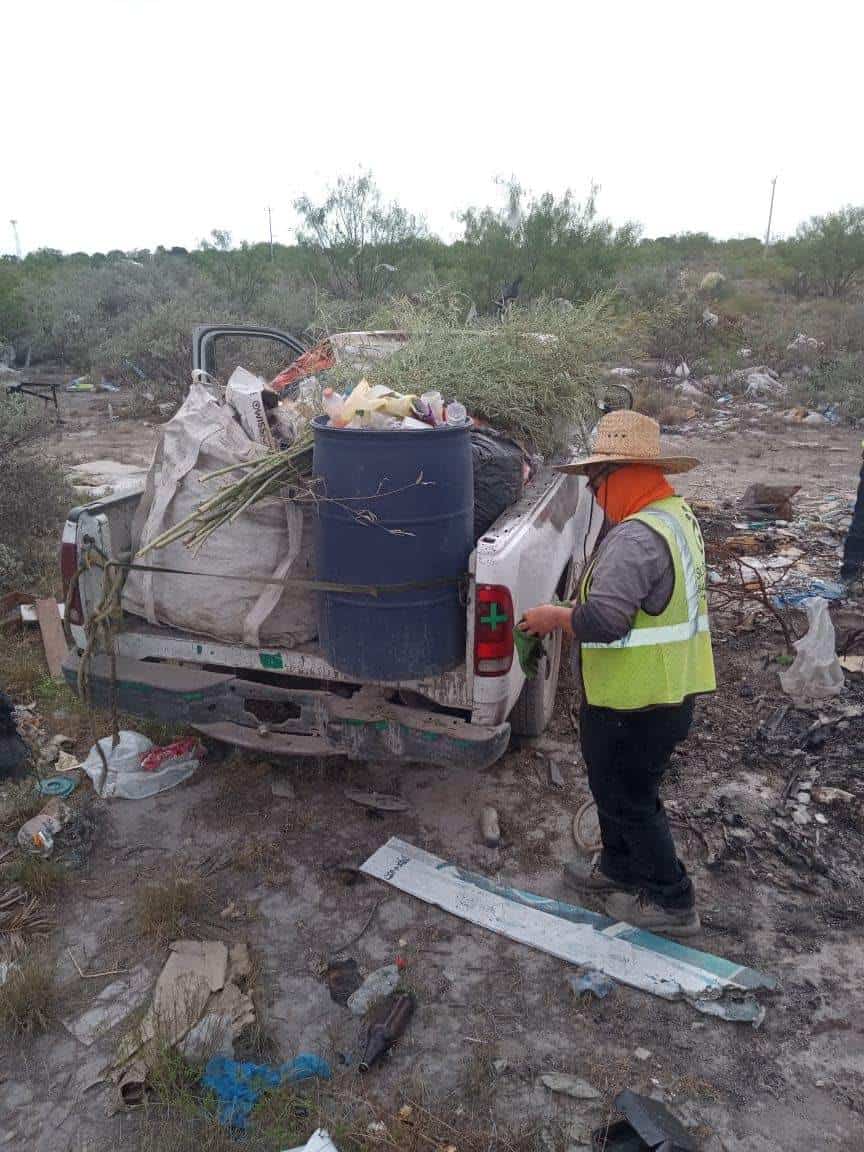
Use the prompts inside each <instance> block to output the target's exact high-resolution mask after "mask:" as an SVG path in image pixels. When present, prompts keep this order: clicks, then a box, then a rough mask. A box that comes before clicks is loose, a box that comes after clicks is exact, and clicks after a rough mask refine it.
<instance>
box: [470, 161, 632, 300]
mask: <svg viewBox="0 0 864 1152" xmlns="http://www.w3.org/2000/svg"><path fill="white" fill-rule="evenodd" d="M504 188H505V193H506V199H505V204H504V207H503V208H501V209H499V210H497V211H496V210H495V209H494V208H490V207H487V208H484V209H482V210H481V211H479V212H478V211H476V210H475V209H473V208H469V209H468V210H467V211H465V212H463V213H462V214H461V216H460V217H459V218H460V220H461V221H462V226H463V228H464V244H465V247H466V253H465V262H466V263H467V265H468V275H469V280H470V285H469V291H470V292H471V293H472V295H474V294H476V295H478V296H479V297H480V299H481V300H482V299H483V298H484V297H485V299H486V300H492V299H494V298H496V297H497V295H498V293H499V292H500V289H501V286H502V284H504V283H507V282H510V281H512V280H514V279H515V277H516V276H517V275H518V276H521V277H523V278H524V281H525V292H526V294H527V295H529V296H530V295H538V294H539V293H541V292H544V293H546V294H547V295H550V296H563V297H566V298H568V299H571V300H572V299H579V298H584V297H586V296H589V295H591V293H593V292H595V291H597V289H598V288H601V287H602V286H603V285H604V284H607V283H608V282H609V280H610V278H611V277H612V276H614V274H615V272H616V271H617V269H618V268H619V267H620V264H621V260H622V258H623V256H624V255H626V254H629V253H630V252H631V251H632V250H633V248H634V246H635V244H636V241H637V240H638V235H639V233H638V228H637V227H636V225H635V224H625V225H624V226H623V227H622V228H615V227H614V226H613V225H612V224H611V223H610V222H609V221H608V220H604V219H603V218H602V217H600V216H598V214H597V193H598V192H599V188H598V187H597V186H596V185H592V186H591V188H590V190H589V193H588V197H587V199H586V200H585V201H584V203H580V202H579V201H577V200H576V198H575V197H574V195H573V193H572V192H571V191H570V190H569V189H568V190H567V191H566V192H565V193H564V194H563V196H561V197H559V198H557V199H556V197H555V196H554V195H553V194H552V193H551V192H546V193H544V194H543V195H542V196H539V197H536V198H530V199H529V198H528V196H527V195H526V193H525V190H524V189H523V188H522V187H521V185H520V184H519V183H518V182H517V181H516V180H510V181H508V182H506V183H505V184H504Z"/></svg>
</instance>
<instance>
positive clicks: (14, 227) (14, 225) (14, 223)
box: [9, 220, 21, 260]
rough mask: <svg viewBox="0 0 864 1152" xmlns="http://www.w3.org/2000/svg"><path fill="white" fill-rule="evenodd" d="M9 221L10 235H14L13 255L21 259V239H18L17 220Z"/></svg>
mask: <svg viewBox="0 0 864 1152" xmlns="http://www.w3.org/2000/svg"><path fill="white" fill-rule="evenodd" d="M9 223H10V224H11V225H12V235H13V236H14V237H15V255H16V257H17V258H18V259H19V260H20V259H21V241H20V240H19V239H18V221H17V220H10V221H9Z"/></svg>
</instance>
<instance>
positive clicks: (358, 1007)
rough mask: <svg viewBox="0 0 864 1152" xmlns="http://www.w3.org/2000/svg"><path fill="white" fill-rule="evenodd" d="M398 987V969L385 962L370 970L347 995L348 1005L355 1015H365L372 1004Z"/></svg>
mask: <svg viewBox="0 0 864 1152" xmlns="http://www.w3.org/2000/svg"><path fill="white" fill-rule="evenodd" d="M398 987H399V969H398V968H397V967H396V965H395V964H387V965H386V966H385V967H384V968H378V969H377V971H375V972H370V973H369V975H368V976H367V977H366V979H365V980H364V981H363V983H362V984H361V985H360V987H359V988H358V989H357V991H356V992H352V993H351V995H350V996H349V997H348V1007H349V1008H350V1009H351V1011H352V1013H353V1014H354V1015H355V1016H365V1015H366V1013H367V1012H368V1011H369V1009H370V1008H371V1007H372V1005H373V1004H377V1003H378V1001H379V1000H383V999H384V997H385V996H389V995H390V993H391V992H395V991H396V989H397V988H398Z"/></svg>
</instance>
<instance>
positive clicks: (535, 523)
mask: <svg viewBox="0 0 864 1152" xmlns="http://www.w3.org/2000/svg"><path fill="white" fill-rule="evenodd" d="M231 336H244V337H250V336H251V337H256V338H261V339H269V340H275V341H277V342H278V343H280V344H281V345H283V346H284V347H286V348H287V349H289V350H290V352H291V353H292V355H294V356H296V355H298V354H300V353H302V352H303V351H305V349H304V348H303V346H302V345H301V344H300V343H299V342H298V341H296V340H295V339H294V338H293V337H290V336H288V335H286V334H285V333H281V332H278V331H275V330H270V329H260V328H240V327H236V326H235V327H226V326H221V327H217V326H212V327H201V328H196V330H195V332H194V334H193V356H192V363H193V369H199V368H204V369H207V370H210V371H212V370H213V368H214V363H215V358H214V345H215V341H217V340H218V339H220V338H222V337H231ZM140 495H141V491H140V488H134V489H130V490H126V491H121V492H116V493H115V494H114V495H112V496H110V497H106V498H104V499H101V500H98V501H96V502H95V503H92V504H89V505H87V506H85V507H80V508H74V509H73V510H72V511H71V512H70V513H69V517H68V519H67V521H66V525H65V528H64V532H63V542H62V550H61V564H62V570H63V577H64V581H65V582H66V583H67V585H68V582H69V581H70V580H71V578H72V576H73V574H74V573H75V572H76V571H77V570H78V568H79V566H80V565H81V563H82V561H83V560H84V558H85V555H86V553H87V552H88V550H95V552H97V553H98V554H100V555H101V556H102V557H103V558H111V559H114V560H120V561H128V560H129V559H130V557H131V548H132V520H133V516H134V513H135V509H136V507H137V504H138V501H139V499H140ZM590 506H591V498H590V496H589V494H588V493H587V490H586V489H585V487H584V483H583V482H582V481H581V480H577V479H576V478H573V477H569V476H564V475H561V474H560V473H556V472H553V471H552V470H551V468H550V467H548V466H542V467H540V468H539V469H538V470H537V471H536V473H535V475H534V476H533V478H532V479H531V480H530V481H529V482H528V483H527V484H526V485H525V488H524V492H523V495H522V498H521V499H520V500H519V502H518V503H517V504H515V505H513V506H512V507H511V508H509V509H508V510H507V511H506V512H505V513H504V514H503V515H502V516H501V517H499V519H498V520H497V521H496V522H495V523H494V524H493V525H492V527H491V528H489V529H488V531H487V532H486V533H485V534H484V535H483V536H482V537H481V538H480V539H479V540H478V542H477V544H476V547H475V549H474V551H473V552H472V554H471V557H470V561H469V588H468V594H467V606H466V616H465V661H464V664H462V665H460V666H459V667H458V668H456V669H454V670H453V671H451V672H448V673H446V674H445V675H442V676H439V677H437V678H435V679H433V680H424V679H416V680H408V681H401V682H399V683H380V682H376V683H355V682H353V681H351V680H350V679H349V678H347V677H345V676H343V675H342V674H341V673H340V672H338V671H336V670H335V669H334V668H332V667H331V666H330V665H329V664H328V663H327V661H326V660H325V659H324V657H323V655H322V654H321V652H320V650H318V649H317V647H316V646H315V645H314V644H311V645H304V646H301V647H298V648H292V649H278V650H276V649H273V650H270V649H267V650H261V651H259V650H258V649H253V648H249V647H245V646H243V645H240V644H225V643H220V642H218V641H214V640H212V639H210V638H208V637H206V636H197V635H190V634H189V633H186V632H181V631H179V630H177V629H173V628H169V627H164V626H153V625H150V624H148V623H147V622H146V621H145V620H143V619H140V618H138V617H136V616H132V615H130V614H128V613H127V614H125V615H124V617H123V619H122V622H121V625H120V628H119V631H118V634H117V636H116V642H115V655H116V672H115V674H114V676H113V677H112V674H111V669H110V663H109V659H108V657H107V655H105V654H99V655H97V656H96V657H95V658H94V659H93V661H92V664H91V673H90V693H91V699H92V700H93V702H94V703H95V704H98V705H102V706H107V705H109V704H110V702H111V699H112V694H113V693H116V704H117V707H118V708H119V709H120V711H122V712H126V713H130V714H132V715H138V716H145V717H151V718H158V719H162V720H166V721H173V722H176V723H178V724H188V725H190V726H192V727H193V728H195V729H197V730H198V731H199V732H201V733H202V734H203V735H204V736H205V737H209V738H210V739H212V740H215V741H219V742H221V743H224V744H230V745H237V746H239V747H243V748H248V749H254V750H255V751H256V752H259V753H261V754H263V755H266V756H272V757H280V756H282V757H284V756H314V757H322V756H331V755H337V756H338V755H343V756H347V757H349V758H351V759H355V760H366V759H381V760H401V761H406V762H411V761H414V762H422V763H427V764H429V763H431V764H441V765H460V764H464V765H472V766H475V767H480V768H483V767H486V766H488V765H489V764H492V763H494V761H495V760H497V759H498V758H499V757H500V756H501V755H502V754H503V753H504V751H505V750H506V748H507V745H508V742H509V740H510V734H511V732H513V733H515V734H517V735H525V736H533V735H539V734H540V733H541V732H542V731H543V729H544V728H545V727H546V725H547V723H548V722H549V719H550V717H551V714H552V709H553V707H554V703H555V694H556V690H557V685H558V673H559V668H560V662H561V634H560V633H556V634H555V638H554V640H552V641H551V642H549V643H548V651H547V653H546V654H545V655H544V657H543V658H542V660H541V663H540V668H539V672H538V675H537V677H536V679H532V680H526V678H525V677H524V675H523V674H522V671H521V668H520V666H519V661H518V659H517V658H516V655H515V652H514V649H513V639H512V627H513V622H514V621H516V620H518V619H519V618H520V616H521V614H522V613H523V612H524V611H525V610H526V609H528V608H531V607H533V606H534V605H536V604H540V603H544V602H547V601H549V600H550V599H552V597H553V596H556V595H557V596H559V597H561V598H566V597H568V596H570V595H571V594H572V591H573V582H574V578H575V573H576V567H577V565H578V564H579V563H580V562H581V559H582V556H583V549H584V546H585V543H586V541H585V535H586V532H588V531H589V525H590V520H591V518H590V516H589V512H590ZM598 520H599V517H598V516H596V515H595V516H594V517H593V521H594V525H595V527H596V526H597V523H598ZM103 579H104V570H103V569H102V568H99V567H93V568H91V569H90V570H89V571H87V572H85V573H83V574H82V575H81V577H80V580H79V582H78V590H77V593H76V595H75V596H74V598H73V600H72V603H71V606H70V611H69V624H70V626H71V635H72V637H73V640H74V643H75V650H73V651H71V652H70V654H69V656H68V658H67V660H66V664H65V668H64V670H65V673H66V677H67V679H68V680H69V682H70V683H72V684H74V683H75V682H76V677H77V666H78V659H79V656H80V653H81V652H82V651H83V650H84V647H85V643H86V640H85V629H84V625H85V623H86V621H87V619H88V618H89V616H90V615H91V614H92V613H93V612H94V609H95V608H96V607H97V605H98V604H99V602H100V600H101V598H102V589H103ZM493 603H494V604H497V605H498V606H499V609H500V611H497V610H496V616H498V615H502V614H503V615H505V616H507V617H508V619H507V621H506V623H505V624H504V625H503V626H501V625H499V628H500V629H502V630H503V634H502V631H499V632H498V634H497V635H496V638H495V639H496V660H495V661H494V662H492V664H493V667H494V671H491V672H490V670H489V668H488V666H486V665H484V663H483V658H482V656H483V649H482V630H483V625H482V622H481V618H482V617H483V616H487V617H488V613H489V608H490V604H493ZM478 645H479V646H480V647H479V650H478Z"/></svg>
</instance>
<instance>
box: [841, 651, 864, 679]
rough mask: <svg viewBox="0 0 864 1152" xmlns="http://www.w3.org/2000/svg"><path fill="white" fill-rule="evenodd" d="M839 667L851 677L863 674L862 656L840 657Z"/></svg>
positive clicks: (863, 663) (863, 659) (863, 658)
mask: <svg viewBox="0 0 864 1152" xmlns="http://www.w3.org/2000/svg"><path fill="white" fill-rule="evenodd" d="M840 667H841V668H842V669H843V671H844V672H851V673H852V675H853V676H854V675H858V674H860V673H864V656H841V657H840Z"/></svg>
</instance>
